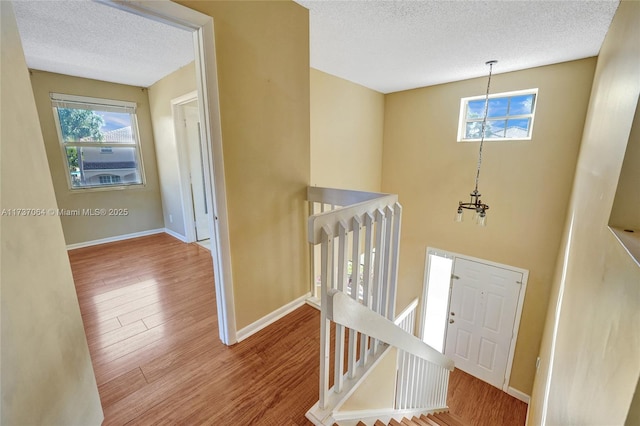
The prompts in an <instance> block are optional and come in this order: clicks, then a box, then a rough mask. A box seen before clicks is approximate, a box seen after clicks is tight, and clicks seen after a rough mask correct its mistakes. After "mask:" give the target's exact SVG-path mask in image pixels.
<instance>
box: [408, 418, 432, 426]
mask: <svg viewBox="0 0 640 426" xmlns="http://www.w3.org/2000/svg"><path fill="white" fill-rule="evenodd" d="M411 421H412V422H414V423H415V424H417V425H418V426H431V425H430V424H428V423H426V422H425V421H424V420H421V419H419V418H417V417H416V416H413V418H412V419H411Z"/></svg>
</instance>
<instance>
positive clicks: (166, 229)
mask: <svg viewBox="0 0 640 426" xmlns="http://www.w3.org/2000/svg"><path fill="white" fill-rule="evenodd" d="M164 232H165V233H167V234H169V235H171V236H172V237H173V238H177V239H179V240H180V241H182V242H183V243H186V242H187V237H185V236H184V235H180V234H178V233H177V232H176V231H172V230H171V229H169V228H164Z"/></svg>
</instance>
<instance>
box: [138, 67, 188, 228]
mask: <svg viewBox="0 0 640 426" xmlns="http://www.w3.org/2000/svg"><path fill="white" fill-rule="evenodd" d="M195 90H196V67H195V63H193V62H192V63H191V64H189V65H187V66H185V67H182V68H180V69H179V70H177V71H176V72H174V73H172V74H169V75H168V76H166V77H164V78H163V79H161V80H160V81H158V82H156V83H154V84H153V85H152V86H151V87H149V106H150V110H151V121H152V124H153V135H154V140H155V149H156V157H157V161H158V173H159V175H160V191H161V193H162V211H163V214H164V226H165V228H167V229H170V230H172V231H174V232H176V233H178V234H180V235H182V236H183V237H184V236H186V230H185V229H184V212H183V210H182V189H181V185H180V168H179V165H178V158H180V157H179V155H178V146H177V145H176V137H175V126H174V122H173V111H172V109H171V101H172V100H173V99H175V98H178V97H180V96H182V95H185V94H187V93H190V92H193V91H195ZM169 215H171V217H172V218H173V221H171V220H170V218H169Z"/></svg>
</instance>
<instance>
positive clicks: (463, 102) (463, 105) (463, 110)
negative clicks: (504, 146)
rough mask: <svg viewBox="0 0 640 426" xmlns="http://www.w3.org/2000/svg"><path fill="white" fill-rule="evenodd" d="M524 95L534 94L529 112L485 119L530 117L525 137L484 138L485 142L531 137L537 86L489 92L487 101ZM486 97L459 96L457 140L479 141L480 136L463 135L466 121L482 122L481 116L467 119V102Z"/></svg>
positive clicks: (523, 139)
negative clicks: (467, 136)
mask: <svg viewBox="0 0 640 426" xmlns="http://www.w3.org/2000/svg"><path fill="white" fill-rule="evenodd" d="M524 95H534V100H533V107H532V109H531V113H529V114H517V115H508V114H507V115H506V116H499V117H487V121H490V120H496V119H497V120H513V119H522V118H530V119H531V124H530V125H529V136H527V137H516V138H507V137H504V138H487V137H485V138H484V141H485V142H500V141H528V140H531V139H532V138H533V126H534V121H535V116H536V109H537V106H538V96H539V95H538V88H537V87H536V88H533V89H525V90H514V91H510V92H502V93H494V94H490V95H489V101H491V100H492V99H499V98H511V97H515V96H524ZM485 97H486V95H478V96H469V97H466V98H461V99H460V115H459V118H458V137H457V142H462V143H465V142H480V140H481V138H473V139H466V138H465V137H464V135H465V132H466V128H467V123H468V122H471V121H474V122H478V121H479V122H482V118H481V119H480V120H468V119H467V118H466V117H467V110H468V107H469V102H472V101H477V100H484V99H485Z"/></svg>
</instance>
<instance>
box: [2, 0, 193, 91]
mask: <svg viewBox="0 0 640 426" xmlns="http://www.w3.org/2000/svg"><path fill="white" fill-rule="evenodd" d="M0 1H1V0H0ZM13 4H14V9H15V13H16V21H17V23H18V29H19V32H20V38H21V40H22V47H23V49H24V52H25V57H26V59H27V66H28V67H29V68H33V69H38V70H43V71H50V72H56V73H60V74H67V75H73V76H77V77H85V78H93V79H97V80H103V81H110V82H115V83H122V84H130V85H133V86H141V87H149V86H150V85H152V84H153V83H155V82H156V81H158V80H160V79H161V78H162V77H164V76H166V75H167V74H170V73H171V72H173V71H175V70H177V69H179V68H180V67H182V66H184V65H186V64H188V63H190V62H191V61H193V58H194V49H193V36H192V33H191V32H188V31H184V30H181V29H178V28H175V27H172V26H169V25H165V24H161V23H159V22H156V21H152V20H150V19H145V18H142V17H140V16H137V15H134V14H131V13H127V12H123V11H121V10H118V9H115V8H113V7H109V6H106V5H104V4H100V3H95V2H92V1H87V0H74V1H61V0H56V1H26V0H22V1H14V3H13Z"/></svg>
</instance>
